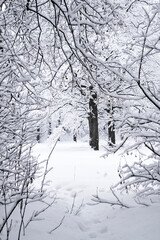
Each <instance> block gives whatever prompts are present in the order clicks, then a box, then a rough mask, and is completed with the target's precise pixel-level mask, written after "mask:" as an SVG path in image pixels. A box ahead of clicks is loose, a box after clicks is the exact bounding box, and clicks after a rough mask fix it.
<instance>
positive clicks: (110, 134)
mask: <svg viewBox="0 0 160 240" xmlns="http://www.w3.org/2000/svg"><path fill="white" fill-rule="evenodd" d="M106 110H107V113H108V114H109V116H110V117H111V118H112V115H113V106H112V105H111V103H110V101H109V103H108V106H107V109H106ZM115 143H116V137H115V126H114V121H113V120H109V121H108V144H109V145H110V146H113V145H114V144H115Z"/></svg>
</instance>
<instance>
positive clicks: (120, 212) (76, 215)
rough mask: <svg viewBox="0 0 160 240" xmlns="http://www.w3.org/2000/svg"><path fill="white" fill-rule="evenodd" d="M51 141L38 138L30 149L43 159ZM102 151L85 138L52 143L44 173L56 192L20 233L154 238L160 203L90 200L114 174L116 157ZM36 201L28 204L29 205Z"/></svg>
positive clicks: (35, 239) (78, 238)
mask: <svg viewBox="0 0 160 240" xmlns="http://www.w3.org/2000/svg"><path fill="white" fill-rule="evenodd" d="M51 147H52V146H51V145H50V144H48V145H47V144H39V145H38V146H37V147H36V152H37V153H39V154H40V156H41V158H42V159H43V158H46V157H47V155H48V153H49V152H50V149H51ZM103 153H104V152H103V151H99V152H95V151H93V150H90V149H89V148H88V145H87V143H78V144H76V143H58V145H57V147H56V150H55V151H54V152H53V154H52V156H51V160H50V167H53V170H52V171H51V172H50V173H49V174H48V180H51V183H50V185H49V189H50V197H52V196H54V195H55V194H56V196H57V201H56V203H55V204H54V205H53V206H52V207H51V208H49V209H48V210H47V211H46V212H45V213H44V214H42V215H41V217H42V218H43V219H44V220H43V221H37V222H33V223H32V224H31V225H30V226H29V227H28V230H27V232H26V236H25V237H23V238H22V239H24V240H40V239H43V240H54V239H55V240H90V239H97V240H106V239H108V240H120V239H123V240H135V239H137V240H153V239H154V240H159V236H160V216H159V212H160V206H153V207H149V208H146V207H145V208H144V207H138V208H132V209H120V208H112V207H110V206H108V205H106V204H99V205H92V204H93V202H92V201H91V199H92V195H94V194H96V192H97V191H98V192H99V194H101V195H103V196H107V197H111V193H110V186H111V185H112V184H113V183H116V182H117V181H118V180H119V179H118V175H117V167H118V161H117V160H118V159H113V156H111V157H109V158H106V159H104V158H102V157H101V156H102V155H103ZM38 207H39V206H32V207H30V211H32V210H35V208H37V209H38ZM32 208H33V209H32ZM153 219H155V220H156V221H155V222H154V223H153ZM61 221H62V224H61V225H60V226H59V227H58V228H57V229H56V230H55V231H53V232H52V230H53V229H54V228H56V227H57V226H58V225H59V224H60V222H61ZM49 232H50V233H49Z"/></svg>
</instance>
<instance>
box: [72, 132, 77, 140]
mask: <svg viewBox="0 0 160 240" xmlns="http://www.w3.org/2000/svg"><path fill="white" fill-rule="evenodd" d="M73 141H74V142H77V133H76V132H74V133H73Z"/></svg>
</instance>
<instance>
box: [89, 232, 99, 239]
mask: <svg viewBox="0 0 160 240" xmlns="http://www.w3.org/2000/svg"><path fill="white" fill-rule="evenodd" d="M89 237H90V238H96V237H97V234H96V233H94V232H92V233H90V234H89Z"/></svg>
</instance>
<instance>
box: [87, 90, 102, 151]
mask: <svg viewBox="0 0 160 240" xmlns="http://www.w3.org/2000/svg"><path fill="white" fill-rule="evenodd" d="M90 91H91V98H90V99H89V110H90V112H89V117H88V121H89V137H90V141H89V144H90V146H91V148H93V149H94V150H99V133H98V111H97V103H96V101H97V93H95V92H94V91H93V87H92V86H91V87H90Z"/></svg>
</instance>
